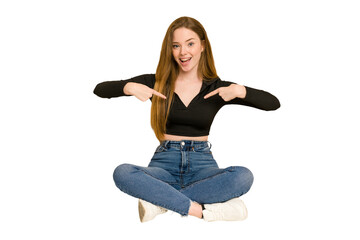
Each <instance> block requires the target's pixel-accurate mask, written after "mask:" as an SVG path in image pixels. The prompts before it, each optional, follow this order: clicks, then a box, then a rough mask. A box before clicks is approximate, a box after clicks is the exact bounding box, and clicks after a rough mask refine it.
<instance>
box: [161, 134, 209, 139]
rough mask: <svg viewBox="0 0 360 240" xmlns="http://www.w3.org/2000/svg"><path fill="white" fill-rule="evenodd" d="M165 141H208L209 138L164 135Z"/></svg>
mask: <svg viewBox="0 0 360 240" xmlns="http://www.w3.org/2000/svg"><path fill="white" fill-rule="evenodd" d="M164 140H170V141H181V140H194V141H207V140H208V136H199V137H188V136H178V135H171V134H164Z"/></svg>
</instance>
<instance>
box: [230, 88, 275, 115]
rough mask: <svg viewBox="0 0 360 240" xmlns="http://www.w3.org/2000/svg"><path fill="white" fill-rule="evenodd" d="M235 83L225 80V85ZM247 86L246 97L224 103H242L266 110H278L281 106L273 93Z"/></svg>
mask: <svg viewBox="0 0 360 240" xmlns="http://www.w3.org/2000/svg"><path fill="white" fill-rule="evenodd" d="M233 83H234V82H229V81H223V85H224V86H229V85H231V84H233ZM235 84H236V83H235ZM245 88H246V95H245V98H234V99H233V100H230V101H228V102H225V103H224V104H225V105H227V104H240V105H245V106H249V107H254V108H258V109H261V110H266V111H271V110H276V109H278V108H279V107H280V101H279V100H278V99H277V98H276V97H275V96H274V95H272V94H271V93H268V92H266V91H263V90H259V89H255V88H251V87H248V86H245Z"/></svg>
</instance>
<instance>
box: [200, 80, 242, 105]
mask: <svg viewBox="0 0 360 240" xmlns="http://www.w3.org/2000/svg"><path fill="white" fill-rule="evenodd" d="M216 94H219V96H220V97H222V99H224V101H225V102H228V101H230V100H233V99H234V98H236V97H239V98H245V96H246V88H245V87H244V86H242V85H239V84H235V83H233V84H231V85H229V86H227V87H219V88H218V89H215V90H214V91H212V92H210V93H208V94H206V95H205V97H204V99H207V98H209V97H212V96H214V95H216Z"/></svg>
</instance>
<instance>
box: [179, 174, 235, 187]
mask: <svg viewBox="0 0 360 240" xmlns="http://www.w3.org/2000/svg"><path fill="white" fill-rule="evenodd" d="M225 173H228V171H227V170H224V172H221V173H217V174H215V175H213V176H211V177H207V178H203V179H200V180H198V181H195V182H192V183H190V184H189V185H187V186H185V187H184V188H182V189H181V190H182V191H185V190H188V189H190V188H192V187H194V186H195V185H197V184H199V183H201V182H203V181H206V180H209V179H212V178H214V177H217V176H219V175H222V174H225Z"/></svg>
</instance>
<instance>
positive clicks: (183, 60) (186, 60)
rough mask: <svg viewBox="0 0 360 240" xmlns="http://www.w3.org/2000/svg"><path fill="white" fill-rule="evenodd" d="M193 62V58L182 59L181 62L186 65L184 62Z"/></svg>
mask: <svg viewBox="0 0 360 240" xmlns="http://www.w3.org/2000/svg"><path fill="white" fill-rule="evenodd" d="M190 60H191V57H190V58H180V62H182V63H184V62H188V61H190Z"/></svg>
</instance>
